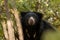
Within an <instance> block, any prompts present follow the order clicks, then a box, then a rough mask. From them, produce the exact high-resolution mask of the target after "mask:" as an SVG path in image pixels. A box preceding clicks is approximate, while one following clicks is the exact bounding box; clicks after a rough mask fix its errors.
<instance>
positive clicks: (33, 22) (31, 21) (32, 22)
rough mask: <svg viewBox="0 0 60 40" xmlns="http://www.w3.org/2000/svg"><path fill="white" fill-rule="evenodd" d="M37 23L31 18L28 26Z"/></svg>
mask: <svg viewBox="0 0 60 40" xmlns="http://www.w3.org/2000/svg"><path fill="white" fill-rule="evenodd" d="M35 22H36V20H35V18H34V17H30V18H29V19H28V24H29V25H34V24H35Z"/></svg>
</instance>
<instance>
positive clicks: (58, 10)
mask: <svg viewBox="0 0 60 40" xmlns="http://www.w3.org/2000/svg"><path fill="white" fill-rule="evenodd" d="M5 1H7V0H5ZM7 5H8V9H9V13H10V14H11V19H12V20H13V21H15V20H14V16H13V13H12V12H13V11H12V9H14V8H16V9H17V10H18V11H19V13H20V12H22V11H24V12H26V11H32V12H40V13H42V14H44V17H43V19H44V20H47V21H48V22H49V23H51V24H52V25H53V26H54V27H56V28H57V29H58V30H59V31H60V0H8V3H7ZM5 9H7V8H6V3H5V2H4V0H0V40H3V36H4V33H3V27H2V24H1V21H3V20H5V21H6V10H5ZM11 11H12V12H11ZM8 15H9V14H8ZM14 26H16V25H15V24H14Z"/></svg>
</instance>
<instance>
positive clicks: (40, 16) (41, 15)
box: [34, 12, 43, 19]
mask: <svg viewBox="0 0 60 40" xmlns="http://www.w3.org/2000/svg"><path fill="white" fill-rule="evenodd" d="M34 13H36V14H37V15H38V17H39V18H40V19H42V17H43V14H42V13H39V12H34Z"/></svg>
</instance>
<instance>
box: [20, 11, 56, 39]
mask: <svg viewBox="0 0 60 40" xmlns="http://www.w3.org/2000/svg"><path fill="white" fill-rule="evenodd" d="M30 16H33V17H35V19H36V24H35V25H33V26H30V25H28V23H27V19H28V18H29V17H30ZM42 18H43V14H41V13H38V12H21V23H22V27H23V33H24V40H41V36H42V35H43V32H44V31H46V30H55V29H54V28H53V27H52V26H51V25H50V23H48V22H47V21H45V20H43V19H42Z"/></svg>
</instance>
